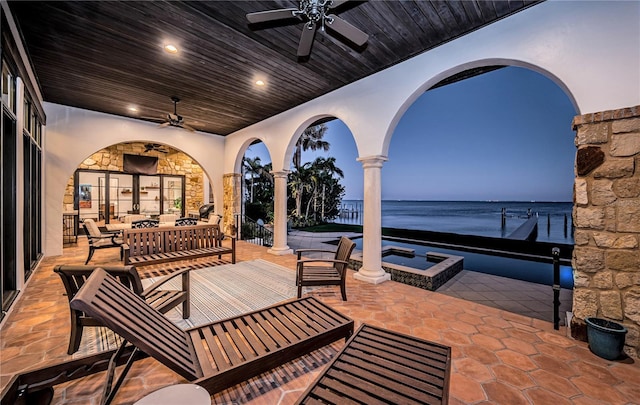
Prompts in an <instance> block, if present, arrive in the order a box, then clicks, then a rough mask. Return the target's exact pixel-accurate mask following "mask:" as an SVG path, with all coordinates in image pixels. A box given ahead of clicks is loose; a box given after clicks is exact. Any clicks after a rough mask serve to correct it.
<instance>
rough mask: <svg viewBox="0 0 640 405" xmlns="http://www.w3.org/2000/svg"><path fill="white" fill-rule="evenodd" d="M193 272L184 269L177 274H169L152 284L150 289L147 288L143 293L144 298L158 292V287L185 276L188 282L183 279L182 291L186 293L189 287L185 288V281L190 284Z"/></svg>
mask: <svg viewBox="0 0 640 405" xmlns="http://www.w3.org/2000/svg"><path fill="white" fill-rule="evenodd" d="M191 270H192V269H182V270H180V271H176V272H175V273H172V274H169V275H168V276H165V277H162V278H160V279H159V280H158V281H156V282H155V283H153V284H151V285H150V286H149V287H147V288H145V289H144V291H142V297H146V296H147V295H148V294H150V293H151V292H153V291H155V290H157V289H158V287H160V286H162V285H163V284H166V283H167V282H168V281H170V280H172V279H173V278H174V277H177V276H180V275H183V274H184V275H185V278H186V280H185V278H183V279H182V290H183V291H184V290H185V288H188V287H187V286H185V281H186V283H187V284H188V282H189V280H188V278H189V272H190V271H191Z"/></svg>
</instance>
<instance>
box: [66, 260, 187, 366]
mask: <svg viewBox="0 0 640 405" xmlns="http://www.w3.org/2000/svg"><path fill="white" fill-rule="evenodd" d="M95 269H96V267H93V266H71V265H59V266H56V267H55V268H54V269H53V271H55V272H56V273H58V275H59V276H60V278H61V279H62V284H64V289H65V290H66V292H67V298H69V301H71V300H72V299H73V297H75V295H76V294H77V292H78V290H79V289H80V288H81V287H82V286H83V285H84V283H85V282H86V280H87V279H88V278H89V276H90V275H91V273H92V272H93V271H94V270H95ZM103 269H104V270H105V271H107V272H108V273H109V274H111V275H112V276H113V277H116V278H117V279H118V280H119V281H120V282H121V283H122V284H123V285H124V286H126V287H127V288H129V289H131V291H133V292H134V293H135V294H136V295H138V296H140V297H142V298H143V299H144V300H145V301H146V303H147V304H149V305H151V306H152V307H153V308H155V309H157V310H158V311H160V312H161V313H163V314H164V313H166V312H167V311H169V310H170V309H172V308H175V307H176V306H178V305H179V304H182V317H183V318H185V319H186V318H188V317H189V316H190V288H189V269H186V270H182V271H177V272H175V273H173V274H171V275H169V276H167V277H164V278H162V279H160V280H158V281H156V282H155V283H153V284H152V285H151V286H149V287H148V288H146V289H144V290H143V288H142V282H141V281H140V276H139V275H138V272H137V270H136V268H135V267H134V266H117V267H103ZM178 275H180V276H181V277H182V289H180V290H163V289H159V287H162V286H163V285H164V284H165V283H166V282H168V281H169V280H172V279H173V278H175V277H177V276H178ZM70 310H71V336H70V338H69V349H68V350H67V353H69V354H73V353H75V352H76V351H78V347H80V340H81V339H82V330H83V328H84V327H85V326H105V325H104V324H103V323H102V322H100V321H99V320H98V319H95V318H93V317H91V316H89V315H87V314H85V313H84V312H82V311H78V310H75V309H73V308H71V309H70Z"/></svg>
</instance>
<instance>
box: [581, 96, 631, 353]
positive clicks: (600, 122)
mask: <svg viewBox="0 0 640 405" xmlns="http://www.w3.org/2000/svg"><path fill="white" fill-rule="evenodd" d="M573 128H574V130H576V131H577V133H576V139H575V143H576V146H577V147H578V151H577V154H576V179H575V185H574V208H573V223H574V225H575V237H574V239H575V246H574V250H573V270H574V275H573V279H574V290H573V315H574V316H573V318H572V321H571V335H572V336H573V337H575V338H577V339H583V340H584V339H586V326H585V322H584V319H585V318H587V317H593V316H595V317H600V318H605V319H609V320H613V321H616V322H618V323H620V324H623V325H624V326H625V327H626V328H627V330H628V331H629V332H628V333H627V336H626V342H625V352H626V353H627V354H628V355H630V356H633V357H638V355H639V354H640V106H635V107H629V108H622V109H619V110H612V111H604V112H597V113H592V114H585V115H581V116H577V117H575V118H574V120H573Z"/></svg>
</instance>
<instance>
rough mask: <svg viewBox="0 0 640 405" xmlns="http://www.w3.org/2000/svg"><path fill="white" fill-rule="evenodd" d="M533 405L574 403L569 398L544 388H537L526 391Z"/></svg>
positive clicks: (567, 404) (566, 404) (565, 404)
mask: <svg viewBox="0 0 640 405" xmlns="http://www.w3.org/2000/svg"><path fill="white" fill-rule="evenodd" d="M525 396H527V397H528V398H529V399H530V400H531V403H532V404H553V405H571V404H572V402H571V401H570V400H568V399H567V398H563V397H561V396H560V395H558V394H554V393H553V392H550V391H547V390H546V389H544V388H541V387H536V388H532V389H530V390H527V391H525Z"/></svg>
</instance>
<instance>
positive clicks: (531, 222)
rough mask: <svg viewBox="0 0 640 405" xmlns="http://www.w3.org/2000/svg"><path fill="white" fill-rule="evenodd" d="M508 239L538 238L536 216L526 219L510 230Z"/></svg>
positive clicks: (532, 239) (530, 239)
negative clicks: (513, 229)
mask: <svg viewBox="0 0 640 405" xmlns="http://www.w3.org/2000/svg"><path fill="white" fill-rule="evenodd" d="M507 238H509V239H517V240H529V241H535V240H536V239H537V238H538V216H532V217H531V218H529V219H527V220H526V221H525V223H524V224H522V225H520V226H519V227H518V229H516V230H515V231H513V232H511V234H510V235H509V236H507Z"/></svg>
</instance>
